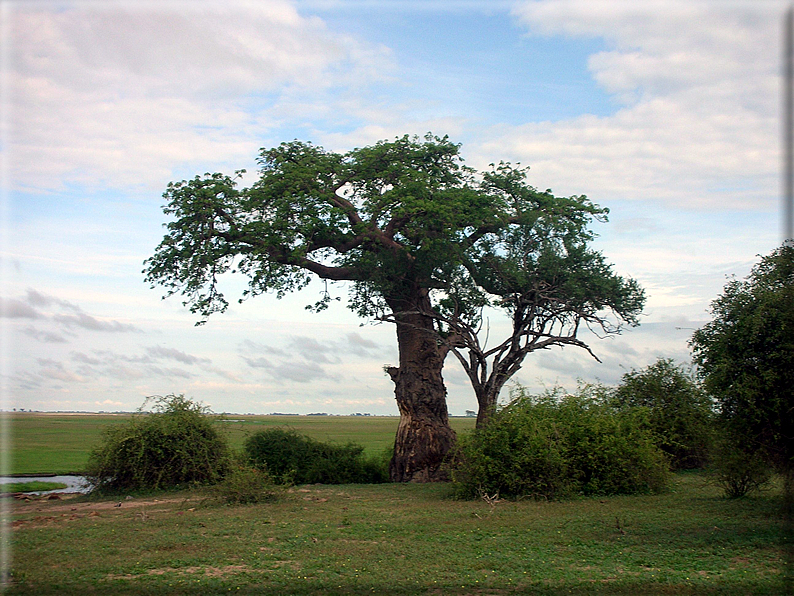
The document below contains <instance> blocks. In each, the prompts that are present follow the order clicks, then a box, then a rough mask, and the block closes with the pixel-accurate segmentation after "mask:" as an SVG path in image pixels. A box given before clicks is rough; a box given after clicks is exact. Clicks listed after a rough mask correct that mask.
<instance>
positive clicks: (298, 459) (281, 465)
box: [243, 428, 389, 484]
mask: <svg viewBox="0 0 794 596" xmlns="http://www.w3.org/2000/svg"><path fill="white" fill-rule="evenodd" d="M243 448H244V450H245V455H246V457H247V458H248V462H249V463H250V464H251V465H253V466H256V467H257V468H259V469H261V470H266V471H267V473H268V474H269V475H270V476H271V477H272V478H274V479H275V480H276V481H279V482H282V483H294V484H351V483H379V482H386V481H387V480H388V477H389V476H388V467H387V460H382V459H380V458H376V457H366V456H365V455H364V448H363V447H361V446H360V445H357V444H355V443H348V444H346V445H336V444H333V443H324V442H321V441H317V440H315V439H312V438H309V437H306V436H303V435H300V434H298V433H297V432H295V431H294V430H291V429H285V428H271V429H268V430H263V431H260V432H257V433H254V434H253V435H251V436H250V437H248V439H246V441H245V443H244V445H243Z"/></svg>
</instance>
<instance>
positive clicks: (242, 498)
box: [213, 463, 284, 505]
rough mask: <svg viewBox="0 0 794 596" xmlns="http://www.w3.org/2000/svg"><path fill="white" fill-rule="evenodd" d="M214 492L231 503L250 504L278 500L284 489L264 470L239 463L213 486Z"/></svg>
mask: <svg viewBox="0 0 794 596" xmlns="http://www.w3.org/2000/svg"><path fill="white" fill-rule="evenodd" d="M213 492H214V493H215V494H216V495H217V496H218V497H219V498H220V499H221V500H223V501H224V502H225V503H228V504H230V505H250V504H254V503H272V502H275V501H278V500H279V499H280V498H282V497H283V492H284V489H283V488H281V487H279V486H276V483H274V482H273V479H272V478H271V477H270V475H269V474H268V473H267V472H265V471H264V470H261V469H259V468H255V467H253V466H250V465H246V464H243V463H238V464H236V465H233V466H232V467H231V469H230V470H229V472H227V474H226V476H225V477H224V478H223V481H222V482H220V483H218V484H216V485H215V486H214V487H213Z"/></svg>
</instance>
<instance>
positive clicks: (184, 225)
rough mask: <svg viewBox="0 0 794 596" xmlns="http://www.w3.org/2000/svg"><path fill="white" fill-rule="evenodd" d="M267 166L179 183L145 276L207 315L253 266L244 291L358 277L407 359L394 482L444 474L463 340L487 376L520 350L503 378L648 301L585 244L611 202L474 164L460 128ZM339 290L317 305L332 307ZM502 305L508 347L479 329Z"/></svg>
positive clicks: (369, 304) (268, 152)
mask: <svg viewBox="0 0 794 596" xmlns="http://www.w3.org/2000/svg"><path fill="white" fill-rule="evenodd" d="M259 166H260V176H259V180H258V181H256V182H255V183H254V184H253V185H251V186H250V187H249V188H242V189H241V188H238V185H237V181H238V178H237V177H230V176H226V175H222V174H205V175H204V176H197V177H195V178H194V179H192V180H188V181H182V182H177V183H171V184H169V186H168V188H167V190H166V192H165V194H164V198H165V199H166V201H167V205H166V206H165V208H164V211H165V213H166V214H167V215H169V216H171V218H172V221H170V222H169V223H168V224H167V229H168V233H167V234H166V236H165V238H164V239H163V241H162V242H161V243H160V245H159V246H158V247H157V249H156V251H155V254H154V255H153V256H152V257H151V258H150V259H148V260H147V261H146V269H145V270H144V273H145V274H146V279H147V281H149V282H150V283H151V284H152V286H153V287H154V286H155V285H161V286H163V287H165V288H166V290H167V295H171V294H174V293H181V294H182V295H183V296H184V298H185V305H187V306H189V307H190V309H191V311H192V312H194V313H196V314H198V315H200V317H201V320H200V323H201V322H204V321H206V319H207V317H209V316H210V315H212V314H213V313H216V312H222V311H224V310H225V309H226V308H227V307H228V302H227V300H226V298H225V297H224V295H223V293H222V291H221V290H220V288H219V280H220V278H221V276H222V275H223V274H225V273H227V272H239V273H242V274H243V275H245V276H247V277H248V288H247V289H246V290H245V292H244V293H243V296H242V297H241V300H242V299H246V298H249V297H252V296H256V295H258V294H261V293H264V292H268V291H272V292H275V293H276V294H277V295H278V296H279V297H282V296H284V295H286V294H287V293H289V292H292V291H295V290H298V289H301V288H303V287H305V286H306V285H307V284H308V283H309V281H310V279H311V278H312V276H314V275H316V276H317V277H319V278H321V279H324V280H327V281H331V282H334V281H347V282H350V283H349V288H350V294H349V302H348V304H349V306H350V307H351V308H352V309H353V310H355V311H356V312H357V313H358V314H359V315H361V316H362V317H368V318H372V319H378V320H383V321H391V322H393V323H395V324H396V328H397V336H398V346H399V354H400V362H399V366H392V367H388V368H387V372H388V373H389V375H390V376H391V378H392V380H393V381H394V383H395V397H396V400H397V404H398V407H399V409H400V414H401V422H400V427H399V429H398V433H397V439H396V443H395V455H394V459H393V460H392V465H391V476H392V479H394V480H431V479H434V478H436V477H438V475H439V473H440V465H441V462H442V460H443V457H444V455H445V454H446V452H447V451H448V450H449V448H450V447H451V445H452V443H453V441H454V432H453V431H452V429H451V428H450V427H449V423H448V413H447V407H446V389H445V387H444V383H443V378H442V376H441V369H442V367H443V363H444V358H445V356H446V354H447V353H448V351H449V350H450V349H451V350H453V351H454V352H455V353H456V354H457V355H458V356H459V358H460V359H461V362H467V361H468V362H474V363H475V364H474V365H472V366H473V367H474V368H475V369H476V371H477V373H476V375H472V373H471V372H470V374H469V376H470V378H472V380H473V381H474V379H475V378H476V379H478V380H482V381H483V382H485V380H487V376H488V375H487V373H486V371H485V368H483V363H484V362H487V357H493V356H494V355H496V359H497V360H499V359H500V358H501V360H499V361H500V362H505V361H508V362H509V363H510V365H509V366H507V367H506V368H503V369H500V368H498V367H497V365H496V364H494V365H493V371H492V373H495V374H496V375H497V376H498V379H497V381H498V382H496V383H494V384H493V385H494V386H496V385H498V388H501V384H503V383H504V380H506V378H509V375H511V374H513V373H514V372H515V370H517V368H516V365H518V366H520V359H521V358H523V355H525V354H526V353H528V352H529V351H531V350H532V349H538V348H542V347H548V346H550V345H552V344H554V343H555V342H556V343H558V344H559V343H570V344H574V345H580V346H583V347H586V346H585V344H583V342H581V341H580V340H578V339H577V337H576V332H577V330H578V328H579V325H580V324H582V323H584V324H587V325H591V324H596V325H600V326H601V328H602V329H605V330H608V331H615V330H617V329H618V328H619V322H620V321H626V322H629V323H635V322H636V315H637V314H638V313H639V312H640V310H641V308H642V303H643V300H644V297H643V294H642V290H641V289H640V288H639V287H638V286H637V284H636V282H634V281H633V280H624V279H623V278H620V277H619V276H616V275H614V274H613V273H612V272H611V270H610V268H609V267H608V266H607V265H606V264H605V262H604V260H603V257H602V256H601V255H600V253H597V252H595V251H592V250H591V249H589V248H588V246H587V243H588V241H589V240H591V239H592V234H591V233H590V232H589V231H588V224H589V223H590V222H591V221H592V220H594V219H595V220H605V219H606V215H607V210H606V209H603V208H601V207H598V206H597V205H594V204H593V203H592V202H591V201H590V200H589V199H587V197H585V196H572V197H567V198H561V197H555V196H554V195H553V194H552V193H551V191H543V192H541V191H538V190H536V189H535V188H533V187H531V186H529V185H528V184H527V183H526V169H525V168H521V167H515V166H513V165H511V164H507V163H500V164H499V165H498V166H497V165H494V166H492V168H491V169H490V171H488V172H485V173H482V174H480V173H478V172H475V171H474V170H473V169H471V168H468V167H466V166H464V165H463V160H462V158H461V156H460V146H459V145H457V144H454V143H452V142H450V141H449V139H448V138H447V137H443V138H439V137H434V136H432V135H429V134H428V135H427V136H426V137H425V138H424V139H419V138H416V137H409V136H404V137H401V138H398V139H395V140H394V141H390V142H387V141H381V142H379V143H376V144H375V145H373V146H370V147H364V148H359V149H353V150H352V151H349V152H347V153H344V154H339V153H334V152H330V151H326V150H324V149H322V148H321V147H317V146H315V145H312V144H311V143H304V142H300V141H293V142H290V143H282V144H281V145H280V146H278V147H276V148H273V149H263V150H262V151H261V153H260V156H259ZM332 291H333V287H331V289H329V290H328V291H327V292H326V293H325V295H324V297H323V299H321V300H320V301H319V302H317V303H316V304H314V305H312V308H313V309H315V310H322V309H324V308H326V307H327V306H328V304H329V301H330V300H331V298H332V293H331V292H332ZM488 305H493V306H497V307H500V308H504V309H507V311H508V313H509V314H510V316H511V317H512V319H513V321H514V331H513V335H512V337H511V338H510V339H509V340H508V341H507V342H506V343H504V344H503V347H502V348H499V349H498V350H497V351H496V352H495V353H494V352H490V351H488V349H487V348H485V347H482V346H481V345H480V342H479V339H478V337H477V328H478V326H479V324H480V322H481V321H482V318H481V312H482V308H483V307H485V306H488ZM609 310H611V311H612V312H613V313H615V314H616V315H617V320H618V323H617V324H616V325H614V326H613V325H612V324H610V323H608V322H607V321H608V319H607V318H606V317H604V316H603V311H609ZM464 350H468V351H470V352H471V353H472V354H474V356H473V360H472V359H471V358H468V359H467V358H461V356H462V355H463V351H464ZM478 350H479V352H478ZM506 354H507V355H509V356H510V357H509V358H506V357H505V355H506ZM518 355H520V358H518ZM464 366H465V365H464ZM499 383H501V384H499ZM475 390H476V386H475ZM496 394H497V395H498V389H497V390H496ZM491 395H493V391H492V392H491ZM481 408H482V402H481Z"/></svg>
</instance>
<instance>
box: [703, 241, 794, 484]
mask: <svg viewBox="0 0 794 596" xmlns="http://www.w3.org/2000/svg"><path fill="white" fill-rule="evenodd" d="M711 314H712V316H713V320H712V321H711V322H710V323H707V324H706V325H705V326H703V327H702V328H701V329H699V330H698V331H696V332H695V334H694V335H693V337H692V341H691V346H692V348H693V352H694V360H695V362H696V363H697V365H698V367H699V374H700V375H701V376H702V378H703V380H704V385H705V388H706V390H707V391H708V392H709V393H710V394H711V395H712V396H714V398H715V399H716V400H717V403H718V406H719V411H720V416H721V418H722V421H723V423H724V424H725V425H726V427H727V429H728V431H729V434H730V436H732V437H734V438H737V439H738V440H740V441H741V442H742V443H743V444H742V448H743V449H745V450H746V451H748V452H751V453H762V454H764V455H765V456H766V457H767V458H768V461H769V462H770V463H772V464H775V465H777V466H778V467H780V468H782V469H783V470H784V471H787V472H788V473H789V477H790V475H791V473H792V472H794V389H793V388H794V246H791V245H784V246H781V247H780V248H778V249H776V250H775V251H773V252H772V253H771V254H770V255H768V256H765V257H763V258H762V259H761V261H760V262H759V263H758V264H756V265H755V267H753V270H752V272H751V273H750V275H749V276H748V277H747V279H745V280H738V279H732V280H730V281H729V282H728V283H727V284H726V286H725V288H724V290H723V293H722V295H721V296H720V297H719V298H717V299H716V300H715V301H714V302H712V304H711Z"/></svg>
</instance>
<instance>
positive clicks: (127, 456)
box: [85, 395, 231, 491]
mask: <svg viewBox="0 0 794 596" xmlns="http://www.w3.org/2000/svg"><path fill="white" fill-rule="evenodd" d="M149 401H154V412H153V413H151V414H149V413H146V412H144V411H143V408H144V407H146V404H147V403H148V402H149ZM207 413H208V410H207V409H206V408H204V407H202V406H201V405H200V404H197V403H195V402H193V401H191V400H189V399H187V398H186V397H185V396H184V395H167V396H165V397H161V396H155V397H150V398H147V400H146V402H144V404H143V405H142V406H141V407H140V408H139V410H138V413H136V414H135V415H134V416H133V417H132V419H131V420H128V421H126V422H124V423H122V424H116V425H113V426H110V427H108V428H107V430H106V431H105V433H104V436H103V438H102V442H101V443H100V444H99V446H97V447H96V448H95V449H94V450H93V451H92V452H91V454H90V456H89V460H88V465H87V468H86V472H85V475H86V478H88V480H89V482H91V484H93V485H94V490H100V491H102V490H111V491H120V490H136V489H162V488H169V487H172V486H176V485H178V484H186V483H198V484H212V483H215V482H218V481H219V480H221V479H222V478H223V476H224V474H226V472H227V471H228V469H229V464H230V460H231V458H230V451H229V447H228V445H227V443H226V440H225V439H224V437H222V436H221V435H220V433H218V431H217V429H216V428H215V426H214V425H213V423H212V420H211V419H210V418H209V417H208V416H207V415H206V414H207Z"/></svg>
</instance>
